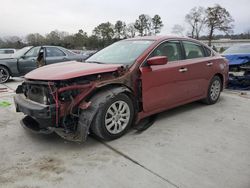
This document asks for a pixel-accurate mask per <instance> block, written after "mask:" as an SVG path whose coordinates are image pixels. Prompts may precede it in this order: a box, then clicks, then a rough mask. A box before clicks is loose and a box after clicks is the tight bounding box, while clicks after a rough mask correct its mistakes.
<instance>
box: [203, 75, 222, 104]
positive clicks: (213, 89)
mask: <svg viewBox="0 0 250 188" xmlns="http://www.w3.org/2000/svg"><path fill="white" fill-rule="evenodd" d="M221 89H222V81H221V79H220V77H219V76H214V77H213V79H212V80H211V82H210V84H209V88H208V92H207V97H206V98H205V99H204V102H205V103H206V104H214V103H216V102H217V101H218V99H219V98H220V93H221Z"/></svg>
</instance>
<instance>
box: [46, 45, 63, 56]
mask: <svg viewBox="0 0 250 188" xmlns="http://www.w3.org/2000/svg"><path fill="white" fill-rule="evenodd" d="M46 54H47V57H61V56H65V54H64V53H63V52H62V51H61V50H59V49H58V48H54V47H47V48H46Z"/></svg>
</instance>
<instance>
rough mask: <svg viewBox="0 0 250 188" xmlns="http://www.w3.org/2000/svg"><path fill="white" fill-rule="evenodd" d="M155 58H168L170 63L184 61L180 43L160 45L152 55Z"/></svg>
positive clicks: (169, 42)
mask: <svg viewBox="0 0 250 188" xmlns="http://www.w3.org/2000/svg"><path fill="white" fill-rule="evenodd" d="M155 56H166V57H167V58H168V61H177V60H181V59H182V55H181V45H180V42H178V41H168V42H164V43H162V44H161V45H159V46H158V47H157V48H156V49H155V50H154V51H153V52H152V54H151V55H150V57H155Z"/></svg>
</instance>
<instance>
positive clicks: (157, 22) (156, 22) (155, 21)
mask: <svg viewBox="0 0 250 188" xmlns="http://www.w3.org/2000/svg"><path fill="white" fill-rule="evenodd" d="M152 26H153V28H152V29H153V32H154V34H155V35H156V34H157V33H160V32H161V29H162V27H163V23H162V20H161V17H160V16H159V15H158V14H156V15H155V16H154V17H153V18H152Z"/></svg>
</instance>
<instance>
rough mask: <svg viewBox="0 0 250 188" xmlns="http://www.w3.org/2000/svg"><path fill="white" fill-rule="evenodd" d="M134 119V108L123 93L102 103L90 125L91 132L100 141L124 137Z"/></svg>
mask: <svg viewBox="0 0 250 188" xmlns="http://www.w3.org/2000/svg"><path fill="white" fill-rule="evenodd" d="M133 119H134V106H133V103H132V101H131V99H130V98H129V97H128V96H127V95H126V94H123V93H120V94H118V95H114V96H113V97H111V98H110V99H108V100H107V101H106V102H105V103H103V104H102V105H101V106H100V107H99V109H98V111H97V114H96V115H95V118H94V120H93V122H92V124H91V132H92V133H93V134H94V135H96V136H97V137H99V138H101V139H102V140H106V141H108V140H114V139H117V138H120V137H121V136H122V135H124V134H125V133H126V132H127V130H128V129H129V127H130V126H131V124H132V122H133Z"/></svg>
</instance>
